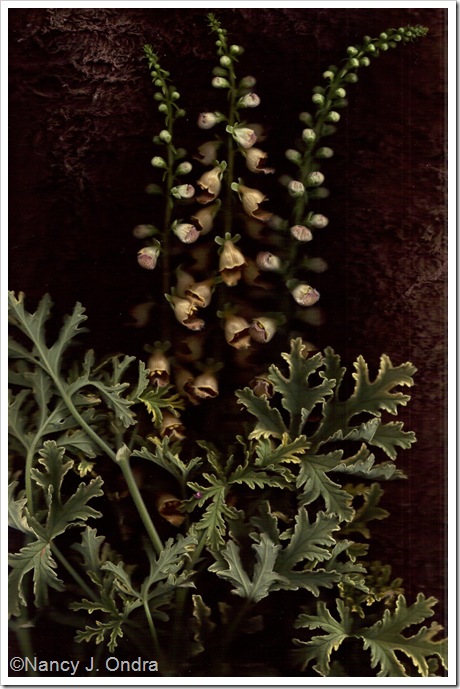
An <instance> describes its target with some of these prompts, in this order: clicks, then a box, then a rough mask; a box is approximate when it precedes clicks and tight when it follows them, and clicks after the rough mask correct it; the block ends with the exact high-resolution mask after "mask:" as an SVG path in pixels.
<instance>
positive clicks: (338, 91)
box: [335, 88, 347, 98]
mask: <svg viewBox="0 0 460 689" xmlns="http://www.w3.org/2000/svg"><path fill="white" fill-rule="evenodd" d="M335 95H336V96H337V98H345V96H346V95H347V92H346V91H345V89H343V88H338V89H336V91H335Z"/></svg>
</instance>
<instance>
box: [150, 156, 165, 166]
mask: <svg viewBox="0 0 460 689" xmlns="http://www.w3.org/2000/svg"><path fill="white" fill-rule="evenodd" d="M150 162H151V164H152V165H153V167H160V168H166V167H167V165H166V161H165V159H164V158H162V157H161V156H154V157H153V158H152V160H151V161H150Z"/></svg>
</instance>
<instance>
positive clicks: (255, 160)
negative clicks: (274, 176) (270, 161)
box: [246, 147, 275, 175]
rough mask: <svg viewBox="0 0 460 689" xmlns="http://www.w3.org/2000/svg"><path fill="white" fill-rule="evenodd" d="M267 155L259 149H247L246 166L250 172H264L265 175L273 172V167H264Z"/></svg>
mask: <svg viewBox="0 0 460 689" xmlns="http://www.w3.org/2000/svg"><path fill="white" fill-rule="evenodd" d="M267 158H268V155H267V154H266V153H265V152H264V151H261V150H260V148H254V147H252V148H249V149H248V151H247V152H246V166H247V168H248V170H250V171H251V172H256V173H258V172H264V173H265V174H266V175H267V174H269V173H271V172H275V169H274V168H273V167H265V164H266V162H267Z"/></svg>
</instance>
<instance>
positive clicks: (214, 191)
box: [196, 165, 223, 203]
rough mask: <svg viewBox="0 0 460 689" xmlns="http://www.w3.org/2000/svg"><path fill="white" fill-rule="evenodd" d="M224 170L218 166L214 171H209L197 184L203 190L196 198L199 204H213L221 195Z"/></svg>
mask: <svg viewBox="0 0 460 689" xmlns="http://www.w3.org/2000/svg"><path fill="white" fill-rule="evenodd" d="M222 172H223V171H222V168H221V167H220V165H216V167H213V168H212V170H208V171H207V172H205V173H204V174H202V175H201V177H200V179H199V180H198V182H197V184H198V186H199V187H200V188H201V189H202V191H201V192H200V193H199V195H198V196H197V197H196V200H197V201H198V203H211V201H214V200H215V199H216V198H217V197H218V196H219V194H220V188H221V185H222V182H221V180H222Z"/></svg>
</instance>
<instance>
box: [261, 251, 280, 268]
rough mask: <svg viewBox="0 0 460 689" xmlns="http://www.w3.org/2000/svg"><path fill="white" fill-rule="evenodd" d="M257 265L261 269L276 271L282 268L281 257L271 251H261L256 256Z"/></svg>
mask: <svg viewBox="0 0 460 689" xmlns="http://www.w3.org/2000/svg"><path fill="white" fill-rule="evenodd" d="M256 265H257V267H258V268H260V270H268V271H276V270H279V269H280V268H281V259H280V257H279V256H275V254H271V253H270V252H269V251H259V253H258V254H257V256H256Z"/></svg>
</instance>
